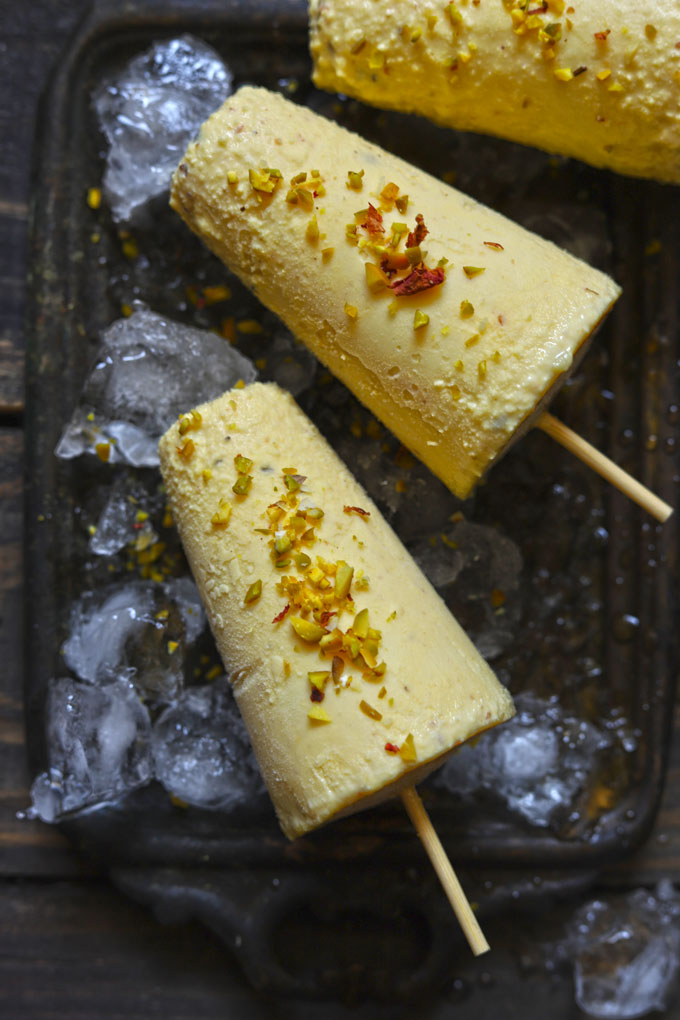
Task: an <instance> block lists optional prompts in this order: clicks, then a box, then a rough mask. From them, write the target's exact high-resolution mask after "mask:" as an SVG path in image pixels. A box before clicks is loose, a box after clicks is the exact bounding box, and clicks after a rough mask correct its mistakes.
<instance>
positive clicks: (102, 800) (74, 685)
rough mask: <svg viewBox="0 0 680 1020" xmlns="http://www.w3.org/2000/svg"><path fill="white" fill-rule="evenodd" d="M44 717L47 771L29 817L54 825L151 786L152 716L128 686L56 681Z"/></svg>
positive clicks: (35, 791)
mask: <svg viewBox="0 0 680 1020" xmlns="http://www.w3.org/2000/svg"><path fill="white" fill-rule="evenodd" d="M45 715H46V719H47V753H48V771H47V772H45V773H43V774H42V775H40V776H38V778H37V779H36V780H35V782H34V784H33V788H32V790H31V793H32V797H33V808H32V809H31V811H30V812H29V814H31V815H33V816H36V815H37V816H38V817H40V818H42V820H43V821H45V822H54V821H56V820H57V818H58V817H59V816H61V815H64V814H68V813H69V812H73V811H80V810H83V809H84V808H89V807H96V806H100V805H102V804H106V803H109V802H112V801H115V800H117V799H118V798H119V797H121V796H122V795H123V794H125V793H128V792H130V791H131V790H134V789H137V788H138V787H140V786H144V785H146V784H147V783H148V782H149V781H150V779H151V776H152V770H151V747H150V735H151V724H150V720H149V713H148V712H147V710H146V708H145V707H144V705H143V704H142V703H141V701H140V700H139V697H138V696H137V693H136V691H135V689H134V687H133V686H132V684H131V683H130V682H129V681H127V680H123V679H119V680H113V681H111V682H110V683H108V684H106V685H105V686H93V685H92V684H87V683H80V682H79V681H77V680H73V679H71V678H70V677H62V678H59V679H56V680H52V681H51V682H50V686H49V691H48V695H47V705H46V711H45Z"/></svg>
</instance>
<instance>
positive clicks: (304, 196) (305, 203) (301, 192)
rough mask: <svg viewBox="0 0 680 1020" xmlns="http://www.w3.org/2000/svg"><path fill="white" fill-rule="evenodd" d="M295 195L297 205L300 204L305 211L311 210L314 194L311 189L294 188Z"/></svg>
mask: <svg viewBox="0 0 680 1020" xmlns="http://www.w3.org/2000/svg"><path fill="white" fill-rule="evenodd" d="M295 197H296V198H297V201H298V205H301V206H302V208H303V209H304V210H305V211H306V212H311V211H312V209H313V208H314V196H313V195H312V193H311V191H308V190H307V188H300V187H298V188H296V189H295Z"/></svg>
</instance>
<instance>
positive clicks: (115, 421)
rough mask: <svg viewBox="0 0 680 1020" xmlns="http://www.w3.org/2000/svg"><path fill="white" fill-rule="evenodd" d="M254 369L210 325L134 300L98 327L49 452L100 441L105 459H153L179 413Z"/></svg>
mask: <svg viewBox="0 0 680 1020" xmlns="http://www.w3.org/2000/svg"><path fill="white" fill-rule="evenodd" d="M256 375H257V372H256V371H255V368H254V366H253V364H252V362H251V361H249V360H248V358H245V357H244V356H243V355H242V354H239V352H238V351H237V350H235V349H234V348H233V347H232V346H231V345H230V344H229V343H227V342H226V341H225V340H223V339H222V338H220V337H218V336H216V335H215V334H214V333H211V332H209V331H207V330H201V329H194V328H193V327H191V326H185V325H183V324H181V323H178V322H173V321H172V320H170V319H167V318H165V317H164V316H161V315H157V314H156V313H155V312H151V311H149V310H148V309H146V308H143V307H138V308H137V310H136V311H135V312H134V313H133V314H132V315H131V316H130V317H129V318H124V319H118V320H117V321H116V322H114V323H113V324H112V325H111V326H109V327H108V329H106V330H105V331H104V333H103V335H102V343H101V347H100V349H99V352H98V355H97V360H96V363H95V365H94V367H93V368H92V370H91V372H90V374H89V376H88V378H87V380H86V382H85V386H84V388H83V392H82V395H81V399H80V403H79V405H78V407H77V408H76V410H75V412H74V414H73V416H72V418H71V421H70V422H69V423H68V424H67V425H66V427H65V429H64V431H63V433H62V435H61V438H60V440H59V443H58V444H57V448H56V454H57V456H58V457H63V458H64V459H67V460H70V459H71V458H73V457H78V456H80V455H81V454H83V453H96V452H98V451H99V453H100V455H101V452H102V448H103V450H104V451H105V452H104V456H105V457H106V458H107V459H108V460H109V461H110V462H111V463H116V462H120V461H122V462H125V463H127V464H131V465H133V466H135V467H156V466H157V465H158V440H159V439H160V437H161V436H162V435H163V433H164V432H165V430H166V429H167V428H169V426H170V425H171V424H172V422H173V421H175V420H176V418H177V417H178V415H179V414H181V413H182V412H186V411H187V410H189V408H191V407H194V406H195V405H196V404H201V403H204V402H205V401H208V400H212V399H214V398H215V397H218V396H219V395H220V394H222V393H224V391H225V390H228V389H231V387H232V386H234V385H235V383H237V382H238V381H239V380H240V379H242V380H243V381H244V382H246V383H248V382H252V381H253V380H254V379H255V378H256Z"/></svg>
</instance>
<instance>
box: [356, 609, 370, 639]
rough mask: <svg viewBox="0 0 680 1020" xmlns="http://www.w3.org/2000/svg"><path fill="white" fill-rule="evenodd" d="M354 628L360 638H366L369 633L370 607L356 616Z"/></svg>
mask: <svg viewBox="0 0 680 1020" xmlns="http://www.w3.org/2000/svg"><path fill="white" fill-rule="evenodd" d="M352 630H353V631H354V634H355V636H356V637H358V638H365V637H366V636H367V635H368V609H362V610H361V611H360V612H359V613H357V615H356V616H355V617H354V623H353V624H352Z"/></svg>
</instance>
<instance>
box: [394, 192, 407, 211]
mask: <svg viewBox="0 0 680 1020" xmlns="http://www.w3.org/2000/svg"><path fill="white" fill-rule="evenodd" d="M394 204H395V205H396V207H397V210H398V211H399V212H400V213H401V215H402V216H403V215H404V213H405V212H406V210H407V209H408V195H400V196H399V198H398V199H397V200H396V201H395V203H394Z"/></svg>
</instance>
